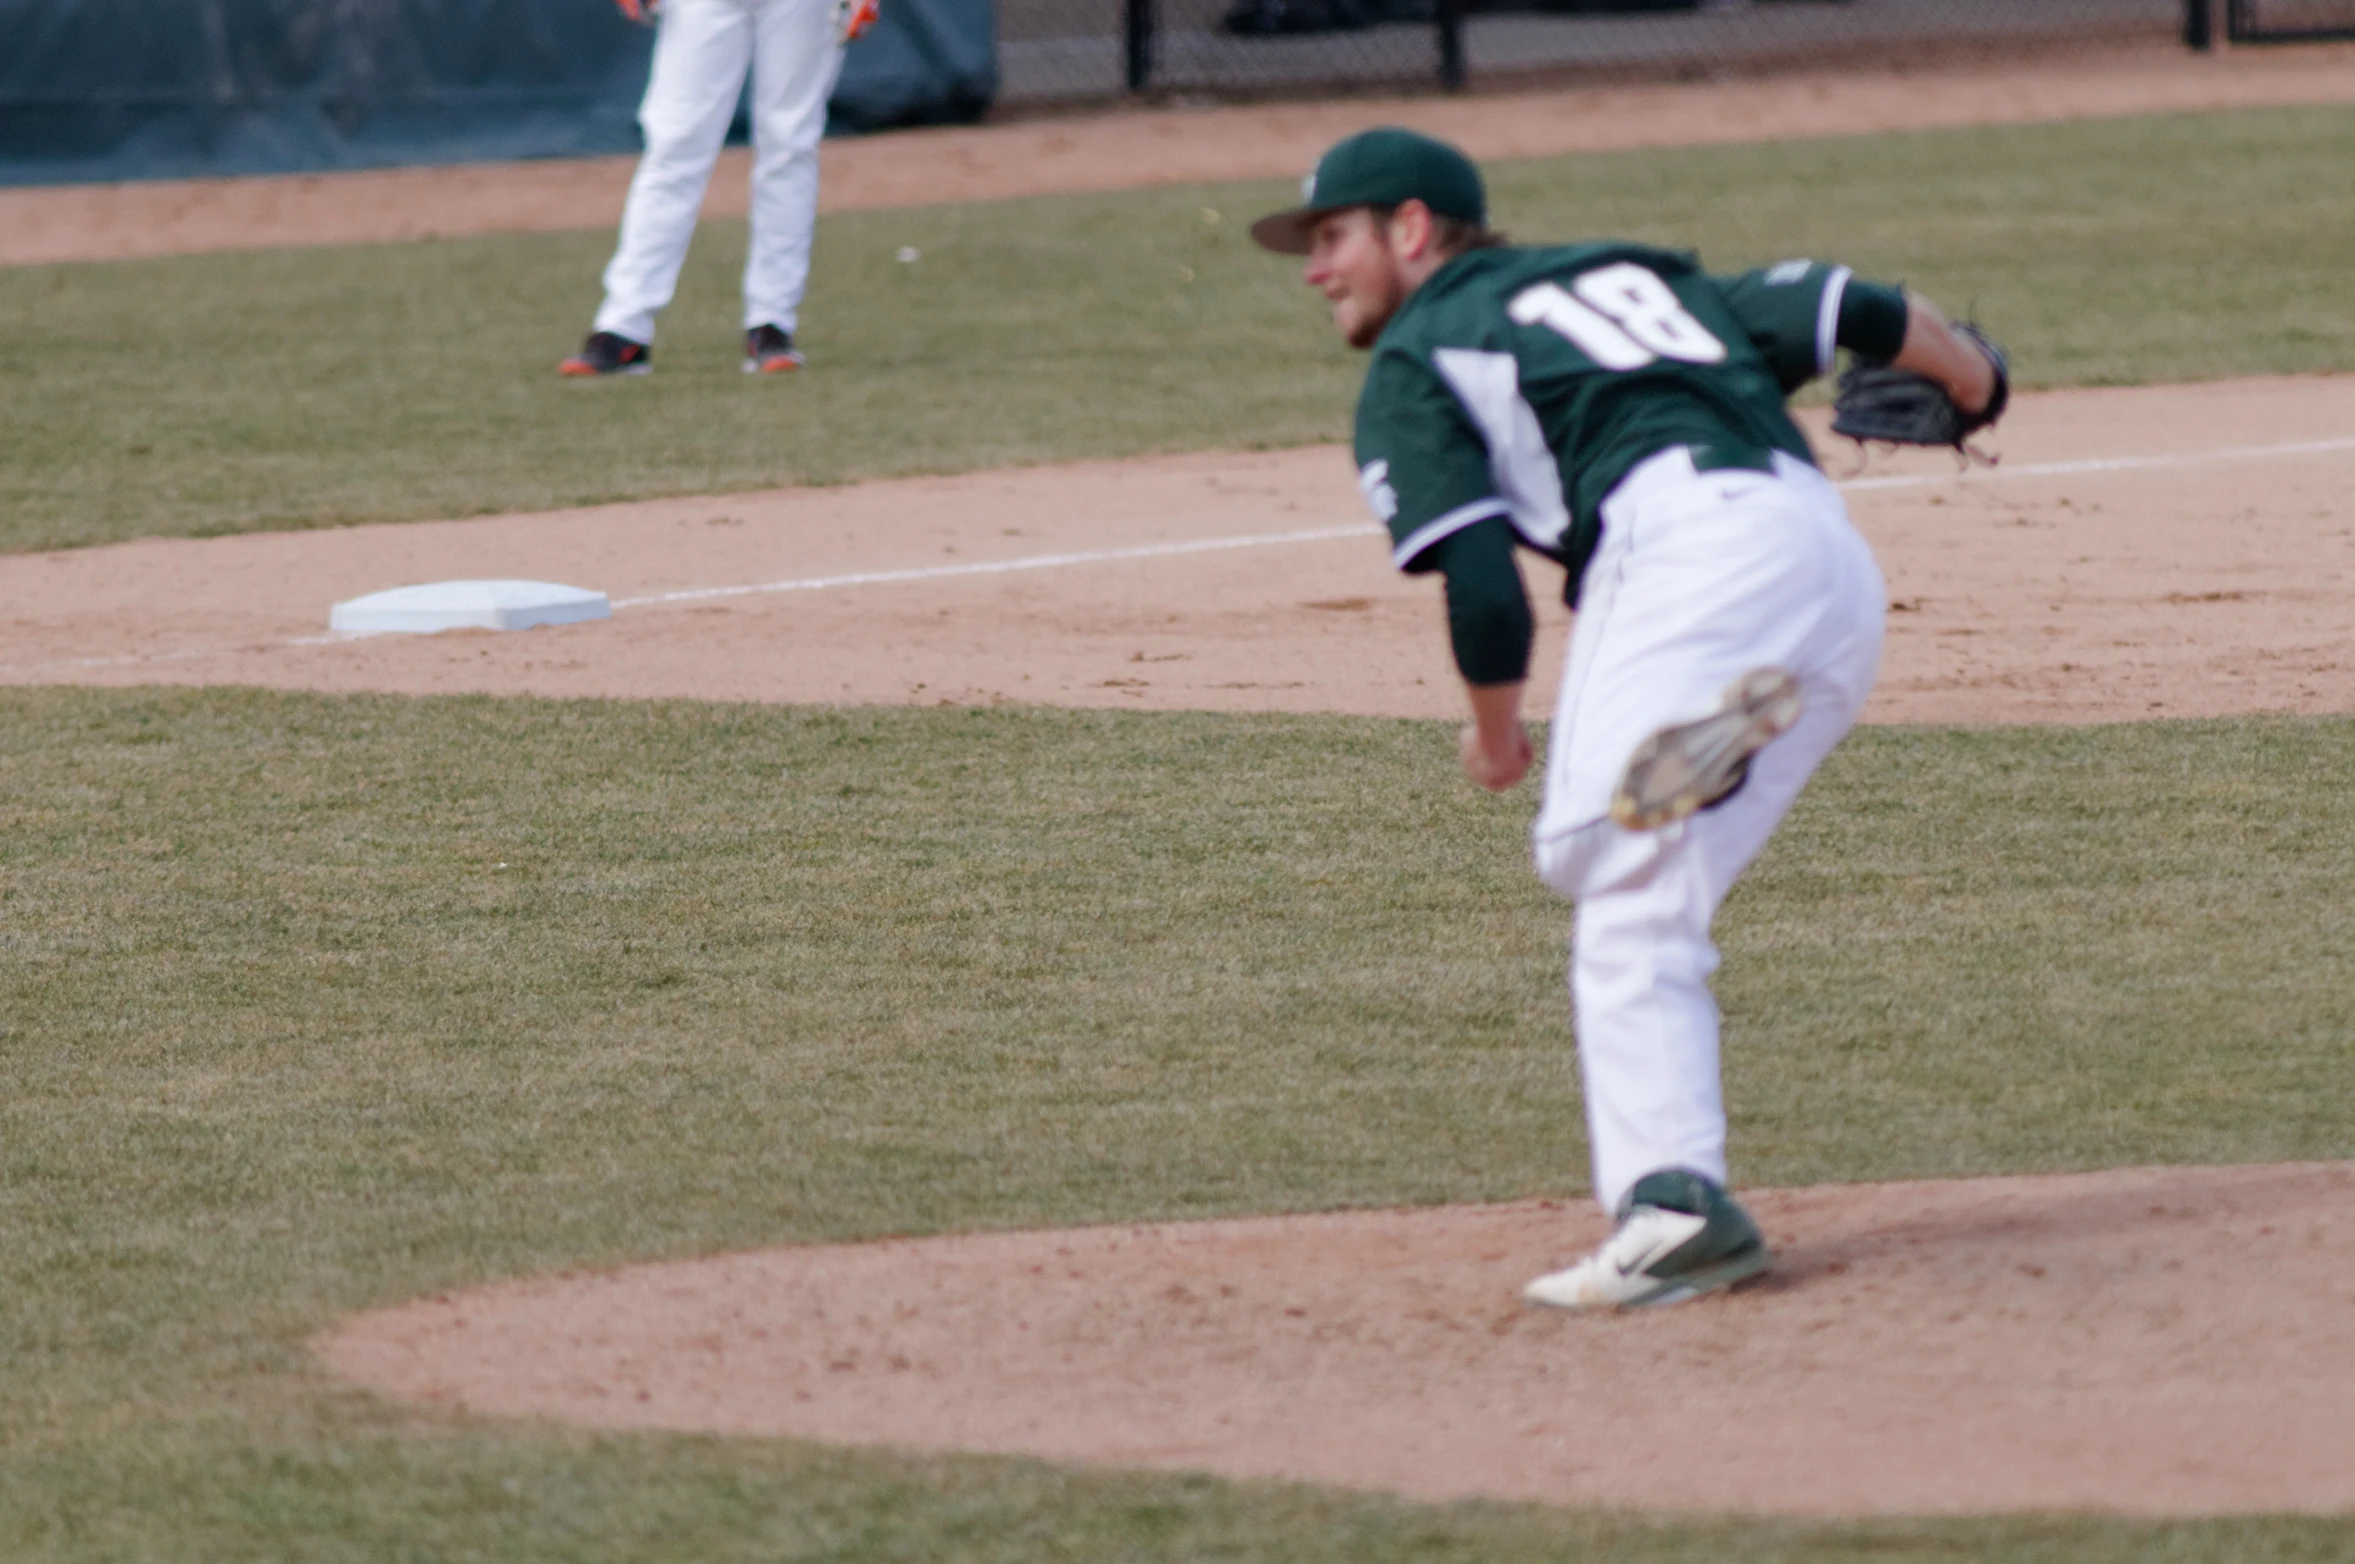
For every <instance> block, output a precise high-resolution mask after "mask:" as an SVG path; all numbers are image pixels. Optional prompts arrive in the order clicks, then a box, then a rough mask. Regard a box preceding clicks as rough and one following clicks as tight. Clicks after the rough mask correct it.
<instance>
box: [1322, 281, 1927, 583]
mask: <svg viewBox="0 0 2355 1564" xmlns="http://www.w3.org/2000/svg"><path fill="white" fill-rule="evenodd" d="M1848 282H1849V273H1848V271H1847V269H1846V268H1845V267H1838V266H1827V265H1824V264H1822V263H1820V262H1815V261H1786V262H1784V263H1783V264H1781V265H1779V266H1770V267H1766V268H1764V269H1763V270H1759V271H1753V272H1746V273H1744V274H1743V275H1741V276H1739V277H1731V278H1722V277H1712V276H1709V275H1708V274H1706V273H1705V272H1703V271H1702V270H1701V268H1700V263H1699V262H1698V261H1697V260H1695V259H1694V257H1692V256H1691V255H1688V254H1684V253H1681V252H1677V251H1672V250H1656V249H1651V248H1649V247H1647V246H1643V245H1635V244H1615V243H1604V244H1582V245H1571V246H1564V247H1558V248H1526V249H1496V250H1475V251H1473V252H1471V253H1470V254H1467V255H1461V256H1458V257H1457V258H1455V259H1454V260H1452V261H1449V262H1448V263H1447V264H1446V265H1445V266H1443V267H1441V268H1440V270H1439V271H1438V272H1437V273H1436V274H1434V275H1433V276H1432V277H1431V278H1430V279H1429V280H1428V281H1426V282H1425V283H1424V284H1423V285H1422V286H1421V287H1419V288H1417V289H1416V290H1415V291H1414V293H1413V294H1412V295H1410V296H1409V297H1408V299H1407V301H1406V303H1405V304H1404V305H1402V306H1401V307H1400V309H1399V311H1398V313H1397V314H1396V315H1395V316H1394V317H1392V319H1391V321H1390V324H1389V325H1388V326H1387V327H1385V328H1384V330H1383V332H1382V335H1381V337H1380V339H1379V340H1378V341H1376V342H1375V344H1374V350H1373V361H1372V363H1371V364H1369V365H1368V366H1367V369H1366V383H1365V390H1364V392H1363V393H1362V394H1361V396H1360V397H1359V399H1358V406H1357V464H1358V486H1359V488H1361V489H1362V490H1363V491H1364V492H1365V496H1366V502H1367V503H1368V504H1369V505H1371V506H1372V507H1373V510H1374V514H1375V515H1376V516H1377V517H1378V518H1380V519H1381V521H1382V523H1383V524H1384V525H1385V526H1387V527H1388V528H1389V529H1390V539H1391V548H1392V558H1393V560H1394V561H1395V562H1396V563H1397V565H1398V567H1399V568H1400V569H1402V570H1407V571H1418V570H1428V569H1430V568H1431V560H1430V554H1431V550H1432V548H1433V546H1434V545H1435V544H1438V543H1439V542H1441V541H1443V540H1444V539H1446V538H1448V537H1450V536H1452V535H1453V534H1455V533H1456V532H1459V531H1461V530H1462V529H1464V528H1465V527H1469V526H1472V525H1474V524H1476V523H1478V522H1481V521H1485V520H1487V519H1489V518H1490V517H1504V518H1506V519H1507V520H1509V521H1510V522H1511V524H1512V527H1513V532H1514V535H1515V537H1516V539H1517V541H1519V542H1520V543H1521V544H1522V545H1523V546H1525V547H1528V548H1532V549H1535V550H1537V551H1538V552H1540V553H1542V554H1545V555H1547V556H1548V557H1550V558H1552V559H1555V560H1558V561H1560V562H1561V563H1562V564H1563V565H1564V566H1565V567H1567V568H1568V570H1569V572H1570V579H1569V586H1568V589H1567V592H1566V594H1565V595H1566V596H1567V597H1568V598H1569V600H1570V601H1571V602H1572V603H1576V602H1577V600H1578V581H1579V576H1580V574H1581V573H1582V572H1583V571H1584V570H1585V568H1586V562H1587V560H1588V558H1589V557H1590V556H1591V555H1592V554H1593V553H1594V549H1595V544H1596V543H1597V541H1598V540H1599V538H1600V536H1601V518H1600V516H1599V515H1598V511H1599V508H1600V506H1601V504H1602V500H1603V497H1604V496H1605V495H1606V494H1608V493H1610V492H1611V489H1612V487H1613V486H1614V485H1615V484H1617V483H1618V482H1619V480H1620V479H1621V478H1622V477H1624V476H1625V475H1626V474H1627V471H1628V469H1630V468H1632V467H1634V466H1635V465H1636V464H1637V463H1638V462H1641V461H1643V460H1644V459H1645V458H1646V457H1648V456H1651V455H1653V454H1655V453H1656V452H1659V451H1662V450H1665V449H1667V448H1668V447H1671V446H1677V445H1683V446H1689V447H1691V448H1692V450H1693V452H1694V461H1695V464H1696V465H1697V466H1699V467H1701V468H1703V469H1704V470H1707V469H1710V468H1717V467H1756V468H1765V467H1770V466H1771V465H1772V453H1773V452H1776V451H1781V452H1784V453H1786V454H1788V455H1790V456H1792V457H1795V458H1797V459H1798V460H1800V461H1803V462H1807V463H1809V464H1811V465H1812V464H1813V462H1814V459H1815V458H1814V456H1813V454H1812V453H1811V452H1810V451H1809V450H1808V446H1807V439H1806V436H1804V435H1803V434H1801V433H1800V432H1799V428H1798V426H1797V425H1796V424H1794V423H1792V421H1791V417H1790V414H1789V413H1788V412H1787V411H1786V410H1785V408H1784V406H1783V401H1784V398H1785V397H1787V396H1788V395H1789V394H1790V393H1791V392H1792V391H1794V390H1796V389H1797V388H1798V387H1799V386H1801V385H1803V384H1804V383H1806V382H1807V381H1808V380H1810V379H1813V378H1814V377H1815V376H1817V375H1819V374H1821V373H1823V372H1824V371H1826V370H1828V369H1829V368H1830V367H1831V365H1832V358H1833V354H1834V351H1835V345H1836V340H1837V335H1838V325H1839V320H1840V308H1841V300H1842V296H1843V294H1844V292H1845V291H1846V289H1847V287H1848ZM1875 291H1876V292H1885V290H1875Z"/></svg>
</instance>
